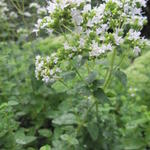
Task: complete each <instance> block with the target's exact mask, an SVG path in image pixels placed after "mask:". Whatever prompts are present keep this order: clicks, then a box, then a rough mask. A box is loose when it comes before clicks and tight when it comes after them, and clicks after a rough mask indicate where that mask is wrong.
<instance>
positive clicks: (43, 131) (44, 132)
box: [38, 129, 52, 138]
mask: <svg viewBox="0 0 150 150" xmlns="http://www.w3.org/2000/svg"><path fill="white" fill-rule="evenodd" d="M38 133H39V135H41V136H44V137H47V138H49V137H51V135H52V132H51V130H48V129H40V130H38Z"/></svg>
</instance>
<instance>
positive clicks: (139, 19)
mask: <svg viewBox="0 0 150 150" xmlns="http://www.w3.org/2000/svg"><path fill="white" fill-rule="evenodd" d="M146 2H147V1H146V0H103V2H102V3H101V4H99V5H98V6H95V7H91V1H90V0H53V1H48V4H47V11H48V15H47V16H46V17H44V18H43V19H39V20H38V22H37V24H36V25H35V29H34V31H35V32H36V33H38V32H39V30H41V29H42V30H43V29H44V30H46V31H47V32H48V33H53V34H55V35H63V36H64V39H65V43H64V47H63V48H60V49H58V50H57V51H56V52H53V53H51V54H50V55H49V56H45V57H42V56H40V55H38V56H36V62H35V76H36V78H37V79H38V80H42V81H43V82H44V83H45V84H49V85H51V86H52V87H53V88H55V89H57V87H58V84H59V83H60V84H62V87H61V90H66V93H67V95H68V97H66V99H64V102H63V103H62V105H63V108H65V107H64V105H65V106H66V109H65V110H63V109H62V108H58V110H57V111H59V115H58V114H57V115H54V116H53V115H52V117H51V119H52V123H53V126H54V133H53V142H52V147H53V149H56V150H59V149H60V150H62V149H65V150H71V149H77V150H80V149H81V150H84V149H88V150H91V149H95V150H100V149H102V150H103V149H104V150H109V149H112V150H116V149H117V150H122V149H125V145H124V142H123V140H122V138H123V137H124V136H125V133H124V132H123V128H122V127H123V122H122V119H121V115H120V114H121V113H120V107H121V100H120V101H119V100H118V95H119V94H120V91H116V84H121V85H122V86H123V87H124V89H126V88H127V76H126V74H125V73H124V72H123V71H122V69H121V67H120V66H121V64H122V62H123V61H124V59H125V58H126V57H128V56H129V55H134V56H135V57H137V56H138V55H139V54H140V53H141V49H143V48H144V47H145V46H146V45H148V44H149V43H148V41H147V40H146V39H145V38H144V37H142V36H141V32H140V31H141V29H142V28H143V25H144V24H146V23H147V18H146V17H144V16H143V14H142V7H145V6H146ZM93 147H94V148H93ZM137 147H138V146H137ZM139 148H141V147H140V146H139Z"/></svg>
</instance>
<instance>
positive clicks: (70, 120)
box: [52, 113, 77, 125]
mask: <svg viewBox="0 0 150 150" xmlns="http://www.w3.org/2000/svg"><path fill="white" fill-rule="evenodd" d="M52 122H53V123H54V124H57V125H71V124H76V123H77V121H76V116H75V115H74V114H71V113H68V114H63V115H62V116H60V117H58V118H56V119H54V120H53V121H52Z"/></svg>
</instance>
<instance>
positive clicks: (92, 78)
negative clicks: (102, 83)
mask: <svg viewBox="0 0 150 150" xmlns="http://www.w3.org/2000/svg"><path fill="white" fill-rule="evenodd" d="M96 77H97V72H95V71H93V72H91V73H89V75H88V77H87V78H86V81H87V82H88V83H89V84H91V83H92V82H94V81H95V80H96Z"/></svg>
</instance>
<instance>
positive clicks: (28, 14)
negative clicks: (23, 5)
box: [24, 12, 32, 17]
mask: <svg viewBox="0 0 150 150" xmlns="http://www.w3.org/2000/svg"><path fill="white" fill-rule="evenodd" d="M24 16H26V17H31V16H32V15H31V13H29V12H24Z"/></svg>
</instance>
